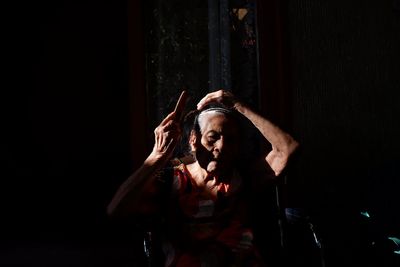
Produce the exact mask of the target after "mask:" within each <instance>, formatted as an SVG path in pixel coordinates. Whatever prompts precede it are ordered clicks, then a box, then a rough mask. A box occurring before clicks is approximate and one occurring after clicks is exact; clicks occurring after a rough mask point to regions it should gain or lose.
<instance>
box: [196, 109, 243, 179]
mask: <svg viewBox="0 0 400 267" xmlns="http://www.w3.org/2000/svg"><path fill="white" fill-rule="evenodd" d="M199 125H200V131H201V134H199V135H198V136H197V138H196V148H197V149H196V159H197V160H198V162H199V164H200V166H202V167H203V168H204V169H206V170H207V172H210V173H216V174H222V173H228V172H231V171H232V170H233V168H234V162H235V160H236V158H237V156H238V148H239V143H238V142H239V134H238V125H237V124H236V122H235V121H234V120H233V119H229V117H227V116H226V115H225V114H222V113H220V112H215V111H210V112H205V113H203V114H201V116H199Z"/></svg>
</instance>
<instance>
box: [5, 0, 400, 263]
mask: <svg viewBox="0 0 400 267" xmlns="http://www.w3.org/2000/svg"><path fill="white" fill-rule="evenodd" d="M137 2H139V1H137ZM277 2H279V1H276V2H274V1H271V3H269V4H266V3H262V2H261V1H260V2H259V16H258V22H259V32H258V34H259V38H260V39H259V42H260V43H259V49H260V50H259V53H260V99H259V101H260V105H261V106H260V110H261V111H262V112H264V113H263V114H264V115H266V116H268V117H270V118H272V119H273V120H274V121H275V122H277V123H278V124H280V125H282V127H284V128H285V129H286V130H288V131H289V132H290V133H291V134H292V135H293V136H294V137H295V138H296V139H297V140H299V142H300V143H301V148H300V150H299V152H298V153H297V155H296V156H295V158H293V161H292V165H291V168H290V169H289V172H288V183H287V186H286V187H285V192H286V198H285V201H286V202H285V205H287V206H288V207H301V208H304V209H305V210H306V213H307V214H310V215H311V217H312V219H313V221H314V222H315V224H316V225H317V226H318V227H319V228H318V230H319V233H320V235H321V236H322V237H323V241H324V243H325V244H326V260H327V266H346V265H351V266H361V265H362V263H364V262H363V261H362V260H361V257H362V256H361V255H364V254H365V253H367V252H368V251H369V250H368V249H367V248H364V247H363V245H364V243H363V242H362V241H361V240H364V239H366V240H367V241H368V240H369V236H370V235H371V234H376V236H378V237H382V236H399V235H400V234H399V229H400V227H399V225H400V223H399V208H398V204H397V202H398V201H397V202H396V196H397V195H398V191H399V179H398V176H399V175H398V173H397V166H398V163H399V162H400V159H399V153H398V151H399V141H398V136H399V130H400V125H399V123H398V118H397V116H398V114H399V104H398V100H399V88H400V63H399V62H400V49H399V47H400V10H399V6H400V5H399V3H398V1H368V2H367V1H351V2H349V1H326V2H324V3H322V2H321V1H308V0H307V1H285V2H284V3H283V2H282V3H280V4H277ZM146 7H147V6H146V5H141V4H140V3H136V1H135V3H133V2H130V3H127V1H54V2H53V1H36V2H34V3H33V2H15V3H14V4H9V5H8V6H5V7H4V8H3V12H4V13H6V14H5V15H6V16H4V18H5V23H3V28H4V30H3V34H2V35H3V36H2V43H3V53H2V54H3V58H4V60H2V61H3V69H4V70H3V76H4V77H3V79H2V98H1V99H2V107H3V108H2V123H1V125H2V132H3V134H4V136H3V137H2V144H1V148H2V149H1V162H2V164H1V165H2V167H1V171H0V173H1V186H0V190H1V202H0V203H1V226H0V227H1V228H0V246H1V250H0V265H7V264H20V265H23V266H37V265H41V266H46V265H48V266H63V265H65V266H96V265H108V266H127V265H129V264H131V265H132V264H133V263H134V262H136V263H137V262H141V261H142V258H141V257H142V256H141V254H140V252H138V249H139V250H140V249H141V243H140V242H141V240H140V238H137V236H140V229H139V227H136V224H135V223H136V222H135V223H133V225H134V226H132V225H130V226H129V225H123V224H121V223H116V222H113V221H110V220H109V219H108V218H107V216H106V214H105V207H106V205H107V203H108V201H109V200H110V198H111V197H112V194H113V193H114V192H115V190H116V188H117V186H118V185H119V184H120V183H121V182H122V181H123V180H124V179H126V177H127V176H128V175H129V174H130V173H131V172H132V170H134V169H135V168H136V167H137V166H138V165H139V164H140V162H141V161H142V160H143V157H144V155H145V152H146V151H148V148H149V147H148V142H143V141H139V140H147V141H148V140H149V138H150V137H149V135H148V133H151V129H150V127H148V124H149V125H152V124H154V122H148V121H146V114H147V111H148V107H147V106H146V103H147V102H146V101H145V99H146V88H145V87H146V86H145V85H146V75H148V74H146V73H145V62H146V57H145V55H146V48H147V47H146V45H145V36H146V35H145V29H146V26H145V25H144V22H145V21H146V18H145V17H143V16H144V14H147V13H146ZM178 8H179V6H178ZM142 11H143V12H142ZM195 26H196V25H195ZM196 86H198V85H196ZM150 140H151V139H150ZM396 204H397V205H396ZM361 210H368V211H369V212H370V214H371V219H373V220H374V225H375V226H374V230H368V229H369V228H368V227H366V226H365V225H364V224H362V223H363V221H362V218H360V217H359V213H360V211H361ZM367 228H368V229H367ZM377 229H378V230H377ZM300 231H303V230H300ZM373 263H374V264H375V262H370V264H371V266H385V264H387V266H389V263H385V262H380V263H376V265H372V264H373ZM299 264H300V263H299ZM133 266H135V265H133Z"/></svg>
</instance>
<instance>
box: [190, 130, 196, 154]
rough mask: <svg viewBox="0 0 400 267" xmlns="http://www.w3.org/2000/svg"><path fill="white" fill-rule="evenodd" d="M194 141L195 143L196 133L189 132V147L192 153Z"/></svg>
mask: <svg viewBox="0 0 400 267" xmlns="http://www.w3.org/2000/svg"><path fill="white" fill-rule="evenodd" d="M196 141H197V136H196V132H195V131H194V130H192V131H191V132H190V137H189V146H190V150H191V151H192V152H194V151H196V148H197V146H196Z"/></svg>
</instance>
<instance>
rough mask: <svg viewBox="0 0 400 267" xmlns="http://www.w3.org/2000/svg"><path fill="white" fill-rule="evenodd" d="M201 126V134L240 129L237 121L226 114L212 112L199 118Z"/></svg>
mask: <svg viewBox="0 0 400 267" xmlns="http://www.w3.org/2000/svg"><path fill="white" fill-rule="evenodd" d="M198 122H199V126H200V131H201V133H205V132H206V131H210V130H215V131H222V130H223V131H230V130H232V131H235V130H236V129H237V127H238V125H237V123H236V121H235V120H234V119H232V118H230V117H229V116H227V115H226V114H224V113H221V112H215V111H210V112H206V113H203V114H200V116H199V121H198Z"/></svg>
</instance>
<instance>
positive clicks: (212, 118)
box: [108, 90, 298, 266]
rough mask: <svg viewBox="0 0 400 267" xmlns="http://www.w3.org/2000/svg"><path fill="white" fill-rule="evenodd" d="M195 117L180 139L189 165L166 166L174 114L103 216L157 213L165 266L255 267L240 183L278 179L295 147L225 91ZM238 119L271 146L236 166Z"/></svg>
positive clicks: (176, 129)
mask: <svg viewBox="0 0 400 267" xmlns="http://www.w3.org/2000/svg"><path fill="white" fill-rule="evenodd" d="M210 104H214V105H215V104H217V105H219V106H220V107H213V108H207V106H209V105H210ZM205 107H206V108H205ZM197 110H198V112H197V114H195V118H194V120H193V124H192V126H191V131H190V133H189V136H188V138H187V139H188V146H189V148H190V151H191V154H192V156H193V160H192V161H189V162H184V161H181V162H176V161H175V163H174V164H172V165H171V164H170V162H171V157H172V155H173V151H174V149H175V147H176V145H177V144H178V142H179V140H180V138H181V131H182V130H181V125H180V120H179V118H177V117H179V115H178V114H176V112H175V111H174V112H172V113H170V114H169V115H168V116H167V117H166V118H165V119H164V120H163V121H162V122H161V123H160V125H159V126H158V127H157V128H156V129H155V131H154V133H155V144H154V148H153V150H152V152H151V153H150V155H149V156H148V157H147V159H146V160H145V161H144V163H143V165H142V166H141V167H140V168H139V169H138V170H137V171H136V172H135V173H133V175H132V176H130V177H129V178H128V179H127V180H126V181H125V182H124V183H123V184H122V185H121V186H120V188H119V189H118V191H117V193H116V194H115V196H114V198H113V199H112V201H111V203H110V204H109V206H108V213H109V214H120V215H124V214H125V215H126V214H131V213H137V214H146V215H149V214H155V213H163V216H164V217H165V219H166V223H165V240H164V242H163V251H164V253H165V256H166V257H165V266H263V261H262V260H261V259H260V257H259V255H258V252H257V249H256V248H255V246H254V244H253V232H252V229H251V225H250V224H249V222H248V220H247V216H246V211H247V208H246V205H247V203H248V202H247V201H246V194H245V192H246V190H248V189H249V188H250V187H246V186H245V184H246V183H245V182H246V179H251V178H250V177H251V176H253V175H251V173H252V169H257V170H260V169H266V170H270V171H271V172H272V173H273V175H274V176H279V174H280V173H281V172H282V171H283V170H284V168H285V167H286V165H287V163H288V159H289V157H290V156H291V155H292V153H293V152H294V151H295V150H296V148H297V146H298V143H297V142H296V141H295V140H294V139H293V138H292V137H291V136H290V135H288V134H287V133H285V132H283V131H282V130H281V129H280V128H278V127H277V126H275V125H274V124H273V123H271V122H270V121H269V120H267V119H266V118H264V117H262V116H260V115H259V114H257V113H256V112H254V111H253V110H251V109H250V108H249V107H248V106H246V105H244V104H243V103H241V102H240V101H238V100H237V99H236V98H235V97H234V96H233V95H232V94H231V93H230V92H228V91H223V90H220V91H216V92H213V93H209V94H207V95H206V96H205V97H204V98H203V99H202V100H201V101H200V102H199V103H198V105H197ZM239 116H242V117H243V118H246V119H247V120H249V121H250V122H251V123H252V124H253V125H254V126H255V127H256V128H257V129H258V131H259V132H260V133H261V135H262V136H263V138H264V140H265V141H267V142H268V143H269V144H270V145H271V147H272V149H271V150H270V151H266V152H265V154H263V155H262V157H261V158H260V159H258V160H254V161H252V162H251V163H250V162H249V163H247V162H241V157H240V155H241V151H240V142H241V136H240V133H241V131H240V129H239V127H240V124H239V120H238V119H239V118H238V117H239ZM239 166H245V171H243V168H240V170H239ZM246 174H249V175H248V176H249V177H245V176H247V175H246Z"/></svg>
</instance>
